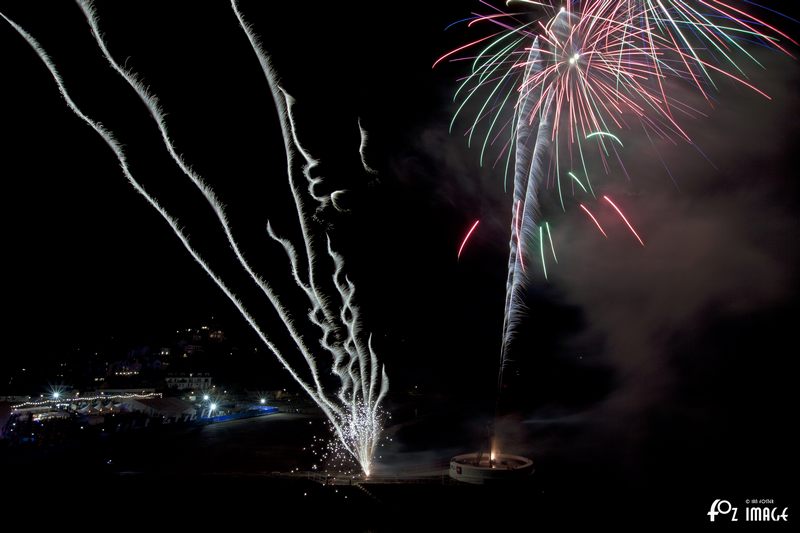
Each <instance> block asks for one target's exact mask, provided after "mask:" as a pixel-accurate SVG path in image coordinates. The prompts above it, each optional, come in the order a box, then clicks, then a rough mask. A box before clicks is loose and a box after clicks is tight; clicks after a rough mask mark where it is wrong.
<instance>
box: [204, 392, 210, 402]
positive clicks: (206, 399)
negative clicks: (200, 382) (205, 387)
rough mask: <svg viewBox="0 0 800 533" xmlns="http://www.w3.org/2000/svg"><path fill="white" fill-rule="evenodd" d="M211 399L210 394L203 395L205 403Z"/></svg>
mask: <svg viewBox="0 0 800 533" xmlns="http://www.w3.org/2000/svg"><path fill="white" fill-rule="evenodd" d="M208 399H209V397H208V394H203V401H204V402H207V401H208Z"/></svg>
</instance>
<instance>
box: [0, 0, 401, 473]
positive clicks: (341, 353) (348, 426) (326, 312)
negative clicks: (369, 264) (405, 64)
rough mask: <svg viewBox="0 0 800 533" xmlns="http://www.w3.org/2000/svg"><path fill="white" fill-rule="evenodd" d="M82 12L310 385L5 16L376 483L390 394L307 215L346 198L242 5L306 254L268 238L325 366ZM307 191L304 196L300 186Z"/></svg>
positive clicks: (160, 116) (333, 258)
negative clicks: (276, 321)
mask: <svg viewBox="0 0 800 533" xmlns="http://www.w3.org/2000/svg"><path fill="white" fill-rule="evenodd" d="M77 3H78V6H79V7H80V9H81V10H82V12H83V14H84V16H85V17H86V20H87V22H88V23H89V26H90V28H91V33H92V35H93V36H94V39H95V42H96V44H97V46H98V47H99V49H100V51H101V53H102V55H103V57H104V58H105V59H106V60H107V61H108V63H109V64H110V65H111V67H112V68H113V69H114V70H115V71H116V72H117V73H118V74H119V75H120V76H121V77H122V78H123V79H124V80H125V81H126V82H127V83H128V85H129V86H130V87H131V88H132V89H133V90H134V91H135V92H136V94H137V95H138V96H139V98H140V99H141V101H142V102H143V104H144V106H145V107H146V108H147V110H148V111H149V113H150V116H151V118H152V119H153V121H154V122H155V124H156V126H157V127H158V130H159V132H160V134H161V139H162V142H163V144H164V146H165V147H166V149H167V151H168V153H169V155H170V157H171V158H172V160H173V161H174V162H175V164H176V165H177V166H178V167H179V168H180V170H181V171H182V172H183V174H184V175H185V176H186V177H187V178H188V179H189V180H190V181H191V182H192V183H193V184H194V186H195V187H196V188H197V189H198V190H199V191H200V192H201V193H202V195H203V197H204V199H205V200H206V202H207V203H208V205H209V206H210V208H211V209H212V211H213V212H214V214H215V216H216V219H217V222H218V223H219V225H220V226H221V228H222V229H223V231H224V234H225V237H226V240H227V242H228V245H229V246H230V248H231V249H232V251H233V253H234V255H235V257H236V259H237V261H238V263H239V264H240V265H241V267H242V268H243V269H244V270H245V272H247V274H248V275H249V277H250V278H251V279H252V281H253V282H254V283H255V284H256V285H257V286H258V287H259V288H260V290H261V291H262V292H263V293H264V295H265V296H266V298H267V299H268V301H269V302H270V304H271V305H272V306H273V308H274V309H275V310H276V312H277V314H278V316H279V317H280V319H281V321H282V322H283V324H284V325H285V327H286V329H287V332H288V333H289V336H290V337H291V339H292V341H293V342H294V344H295V346H296V348H297V350H298V352H299V353H300V355H301V356H302V358H303V361H304V363H305V365H306V370H307V374H309V375H310V378H311V379H310V380H309V379H308V378H304V377H303V376H302V375H301V373H300V372H299V371H298V370H297V369H296V368H295V367H293V366H292V365H291V364H290V363H289V360H288V359H287V358H286V357H285V355H284V354H283V353H282V352H281V351H280V350H279V349H278V348H277V346H276V345H275V344H274V343H273V342H272V341H271V339H270V338H269V337H268V336H267V334H266V332H265V331H264V330H263V328H261V327H260V326H259V324H258V322H257V320H256V318H255V317H254V316H253V315H252V314H251V313H250V312H249V311H248V310H247V309H246V308H245V306H244V304H243V303H242V301H241V299H240V298H239V297H238V296H237V295H236V294H235V293H234V292H233V291H232V290H231V289H230V288H229V286H228V285H227V284H226V283H225V281H224V280H223V278H222V277H221V276H220V275H219V274H218V273H217V272H216V271H215V270H213V269H212V268H211V267H210V266H209V264H208V263H207V261H206V260H205V259H204V258H203V257H202V256H201V255H200V253H199V252H198V251H197V249H196V248H195V247H194V246H193V245H192V244H191V242H190V241H189V237H188V235H187V234H186V232H185V231H184V230H183V229H182V228H181V226H180V224H179V223H178V220H177V219H176V218H175V217H174V216H173V215H171V214H170V213H169V212H168V211H167V210H166V209H165V208H164V207H163V206H162V205H161V204H160V203H159V202H158V200H157V199H156V198H155V197H154V196H153V195H152V194H151V193H149V192H148V191H147V190H146V189H145V188H144V187H143V186H142V184H141V182H140V181H139V180H138V179H137V178H136V177H135V176H134V175H133V174H132V172H131V169H130V166H129V164H128V160H127V157H126V155H125V153H124V151H123V149H122V146H121V145H120V144H119V143H118V142H117V141H116V139H115V137H114V135H113V134H112V133H111V132H110V131H109V130H107V129H106V128H105V127H103V126H102V125H101V124H100V123H99V122H97V121H95V120H93V119H92V118H90V117H88V116H87V115H86V114H84V113H83V111H81V109H80V108H79V107H78V105H77V104H76V103H75V101H74V100H73V99H72V98H71V96H70V94H69V92H68V91H67V88H66V86H65V84H64V82H63V80H62V78H61V76H60V74H59V72H58V69H57V68H56V66H55V64H54V63H53V61H52V60H51V59H50V57H49V55H48V54H47V53H46V52H45V51H44V49H43V48H42V47H41V46H40V45H39V43H38V42H37V41H36V39H34V37H33V36H31V35H30V34H29V33H28V32H27V31H25V30H24V29H23V28H21V27H20V26H19V25H18V24H16V23H15V22H14V21H12V20H10V19H9V18H8V17H6V16H5V15H4V14H3V13H0V16H1V17H2V18H3V19H4V20H5V21H6V22H7V23H8V24H9V25H10V26H11V27H12V28H13V29H14V30H15V31H16V32H17V33H18V34H19V35H20V36H21V37H22V38H24V39H25V41H26V42H27V43H28V44H29V45H30V46H31V48H32V49H33V50H34V52H35V53H36V55H37V56H38V58H39V59H40V60H41V61H42V63H43V64H44V66H45V67H46V68H47V69H48V71H49V72H50V74H51V76H52V77H53V79H54V81H55V83H56V86H57V87H58V90H59V92H60V93H61V95H62V97H63V98H64V100H65V102H66V104H67V107H68V108H69V109H70V110H71V111H72V112H73V113H74V114H75V115H77V116H78V117H79V118H80V119H81V120H82V121H83V122H85V123H86V124H88V125H89V126H90V127H91V128H92V129H93V130H94V131H95V132H96V133H97V134H98V135H99V136H100V137H101V138H102V139H103V141H104V142H105V143H106V144H107V145H108V147H109V148H110V149H111V150H112V151H113V153H114V155H115V156H116V158H117V160H118V161H119V163H120V166H121V168H122V172H123V174H124V175H125V177H126V178H127V180H128V182H129V183H130V184H131V186H133V188H134V189H135V190H136V191H137V192H139V193H140V194H142V196H144V198H145V200H146V201H147V202H148V204H149V205H150V206H151V207H153V208H154V209H155V210H156V211H157V212H158V213H159V214H160V215H161V217H162V218H163V219H164V220H165V221H166V222H167V224H168V225H169V226H170V228H171V229H172V231H173V233H174V234H175V235H176V236H177V237H178V239H179V240H180V241H181V243H182V244H183V246H184V248H186V250H187V251H188V252H189V254H190V255H191V257H192V258H193V259H194V261H195V262H197V263H198V265H200V266H201V267H202V268H203V270H204V271H205V272H206V273H207V274H208V276H209V277H210V278H211V279H212V280H213V281H214V283H215V284H216V285H217V286H218V287H219V288H220V289H221V290H222V291H223V293H224V294H225V295H226V296H227V297H228V299H229V300H230V301H231V302H232V303H233V304H234V306H235V307H236V309H237V310H238V311H239V313H240V314H241V315H242V317H243V318H244V319H245V320H246V321H247V323H248V324H249V325H250V326H251V327H252V329H253V330H254V331H255V332H256V334H257V335H258V337H259V338H260V339H261V340H262V342H263V343H264V344H265V345H266V346H267V348H268V349H269V350H270V351H272V352H273V353H274V354H275V356H276V357H277V359H278V361H279V362H280V363H281V364H282V365H283V366H284V368H286V370H287V371H288V372H289V374H290V375H291V376H292V378H294V380H295V381H296V382H297V383H298V384H299V385H300V387H301V388H302V389H303V390H304V391H305V392H306V393H307V394H308V395H309V397H310V398H311V399H312V400H313V401H314V402H315V403H316V404H317V405H318V406H319V407H320V409H321V410H322V411H323V412H324V413H325V415H326V416H327V418H328V420H329V421H330V423H331V426H332V427H333V431H334V433H335V435H336V437H337V439H338V441H339V443H340V444H341V446H342V448H343V449H344V450H345V451H346V453H348V454H349V455H351V456H352V457H353V458H354V459H355V460H356V461H357V462H358V464H359V466H360V467H361V469H362V470H363V472H364V473H365V474H366V475H369V474H370V470H371V466H372V458H373V456H374V453H375V449H376V446H377V444H378V439H379V438H380V435H381V429H382V422H383V417H382V411H381V404H382V402H383V399H384V397H385V395H386V393H387V391H388V386H389V381H388V378H387V376H386V372H385V370H384V368H383V366H382V365H380V364H379V362H378V358H377V355H376V352H375V351H374V348H373V345H372V339H371V336H370V335H365V333H364V332H363V331H362V328H361V320H360V314H359V309H358V307H357V306H356V305H355V303H354V301H353V297H354V293H355V287H354V285H353V283H352V282H351V281H350V280H349V279H348V278H347V277H346V276H345V274H344V260H343V258H342V256H341V255H340V254H338V253H337V252H336V251H335V250H334V249H333V247H332V244H331V241H330V238H329V237H326V238H325V239H323V240H322V241H320V239H319V238H317V237H316V236H315V234H314V233H313V232H312V229H313V227H312V216H311V213H312V212H310V211H309V208H308V207H307V206H306V198H310V199H311V200H312V203H315V204H316V208H323V207H325V206H327V205H333V207H335V208H337V209H338V206H337V205H336V194H337V193H338V194H341V193H342V191H335V192H334V193H332V194H331V195H330V196H327V197H326V196H322V195H318V194H315V185H316V184H317V182H318V180H319V178H312V177H311V174H310V171H311V170H312V169H313V167H314V166H315V165H316V164H317V163H318V162H317V161H316V160H315V159H313V157H311V156H310V154H308V153H307V152H306V151H305V150H304V148H303V147H302V145H301V144H300V143H299V141H298V139H297V132H296V127H295V124H294V116H293V114H292V106H293V105H294V100H293V99H292V97H291V96H290V95H288V94H287V93H286V92H285V91H284V90H283V89H282V88H281V87H280V86H279V85H278V84H277V82H276V77H275V74H274V71H273V69H272V67H271V65H270V62H269V59H268V57H267V55H266V53H264V51H263V50H262V49H261V47H260V44H259V42H258V39H257V37H256V35H255V33H254V32H253V30H252V28H251V27H250V26H249V25H248V24H247V23H246V22H245V20H244V18H243V15H242V13H241V11H240V10H239V7H238V5H237V2H236V0H232V2H231V7H232V9H233V11H234V13H235V15H236V18H237V20H238V22H239V24H240V26H241V28H242V29H243V31H244V33H245V34H246V36H247V38H248V40H249V42H250V44H251V46H252V48H253V50H254V52H255V54H256V56H257V58H258V60H259V61H260V63H261V66H262V69H263V71H264V74H265V76H266V80H267V83H268V85H269V87H270V89H271V92H272V96H273V100H274V103H275V106H276V108H277V111H278V115H279V117H280V121H281V128H282V133H283V138H284V147H285V150H286V158H287V167H288V174H289V182H290V186H291V189H292V194H293V196H294V200H295V207H296V211H297V215H298V222H299V225H300V229H301V233H302V237H303V252H302V253H298V252H297V250H296V248H295V247H294V245H293V244H292V243H291V241H289V240H288V239H284V238H281V237H278V236H277V235H276V234H275V232H274V230H273V228H272V226H271V225H268V227H267V231H268V234H269V235H270V236H271V237H272V238H273V239H274V240H275V241H276V242H277V243H279V244H280V246H281V247H282V249H283V250H284V252H285V253H286V256H287V259H288V261H289V266H290V269H291V273H292V277H293V279H294V281H295V283H296V285H297V287H298V288H299V289H300V291H301V292H302V293H304V294H305V296H306V298H307V301H308V307H309V312H308V315H307V318H308V320H309V322H310V323H311V324H313V325H314V326H316V327H317V328H318V329H319V331H320V334H321V339H320V342H319V345H320V348H322V351H323V352H325V353H327V356H326V358H325V359H326V360H324V361H320V360H319V359H318V357H317V356H316V354H315V350H314V349H312V348H311V347H309V346H308V345H307V344H306V342H305V341H304V340H303V337H302V335H301V334H300V332H299V329H298V325H297V324H295V322H294V321H293V320H292V319H291V317H290V316H289V314H288V312H287V311H286V309H285V307H284V306H283V304H282V303H281V300H280V298H279V296H278V295H277V294H276V293H275V291H274V290H273V289H272V286H271V285H270V284H269V283H268V282H267V281H266V280H265V279H264V278H262V277H261V276H260V275H259V274H257V273H256V272H255V270H254V269H253V268H252V267H251V265H250V263H249V262H248V260H247V259H246V257H245V254H244V253H243V252H242V250H241V249H240V247H239V244H238V242H237V241H236V240H235V238H234V235H233V232H232V229H231V226H230V223H229V222H228V218H227V215H226V213H225V210H224V208H223V206H222V203H221V202H220V201H219V200H218V199H217V197H216V195H215V194H214V192H213V191H212V190H211V189H210V188H209V186H208V185H207V184H206V183H205V182H204V181H203V180H202V179H201V178H200V177H199V176H198V175H197V174H196V173H194V172H193V171H192V170H191V169H190V167H189V165H188V164H186V163H185V162H184V160H183V159H182V158H181V157H180V156H179V155H178V153H177V151H176V149H175V145H174V143H173V141H172V140H171V138H170V136H169V133H168V129H167V124H166V121H165V115H164V113H163V111H162V110H161V109H160V107H159V106H158V104H157V101H156V98H155V97H154V96H153V95H152V94H150V93H149V92H148V90H147V89H145V87H144V85H143V84H142V83H141V82H140V81H138V80H137V78H136V76H135V74H133V73H132V72H130V71H129V70H127V69H125V68H124V67H122V66H121V65H120V64H119V63H118V62H117V61H116V60H115V59H114V57H113V55H112V54H111V52H110V50H109V49H108V46H107V44H106V42H105V41H104V39H103V37H102V32H101V31H100V27H99V23H98V19H97V15H96V13H95V10H94V8H93V6H92V4H91V2H89V1H87V0H77ZM359 128H360V131H361V147H360V149H359V152H360V154H361V157H362V163H363V165H364V169H365V171H367V172H369V173H372V172H374V171H373V170H372V169H371V168H370V167H369V166H368V165H367V164H366V161H365V160H364V147H365V144H366V138H367V136H366V131H365V130H364V129H363V128H361V125H360V123H359ZM298 155H299V156H300V157H301V158H302V159H303V160H304V161H305V166H304V167H303V172H302V176H298V173H297V172H296V170H295V169H294V167H293V161H294V159H295V158H296V157H297V156H298ZM303 183H304V184H305V187H303V186H302V184H303ZM318 250H322V253H324V254H325V255H326V256H327V258H328V260H329V261H328V266H327V268H326V265H325V262H324V261H322V260H321V259H320V258H318V256H317V254H318ZM301 255H302V256H304V260H305V268H303V266H302V265H301V259H300V258H301ZM326 272H327V273H326ZM325 276H327V277H328V279H329V280H330V281H331V284H332V286H333V287H334V289H335V294H330V293H329V292H326V290H325V289H324V288H323V287H324V284H323V283H321V280H322V278H323V277H325ZM365 337H366V338H365ZM320 364H326V365H328V366H330V369H331V373H332V374H333V375H335V376H336V377H337V378H338V386H336V387H334V390H329V389H330V387H329V386H328V387H326V386H325V385H324V384H323V380H322V379H320V370H319V365H320Z"/></svg>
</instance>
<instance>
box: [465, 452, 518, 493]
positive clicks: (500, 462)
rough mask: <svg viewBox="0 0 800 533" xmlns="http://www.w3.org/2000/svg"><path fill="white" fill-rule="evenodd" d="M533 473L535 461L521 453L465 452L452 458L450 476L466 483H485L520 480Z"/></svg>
mask: <svg viewBox="0 0 800 533" xmlns="http://www.w3.org/2000/svg"><path fill="white" fill-rule="evenodd" d="M532 473H533V461H531V460H530V459H528V458H527V457H522V456H519V455H506V454H502V453H499V454H496V455H495V457H494V460H491V458H490V456H489V454H488V453H484V454H481V455H480V457H479V454H477V453H465V454H463V455H456V456H455V457H453V458H452V459H450V477H451V478H453V479H455V480H457V481H462V482H464V483H472V484H475V485H483V484H484V483H498V482H499V483H502V482H507V481H518V480H520V479H523V478H525V477H527V476H529V475H531V474H532Z"/></svg>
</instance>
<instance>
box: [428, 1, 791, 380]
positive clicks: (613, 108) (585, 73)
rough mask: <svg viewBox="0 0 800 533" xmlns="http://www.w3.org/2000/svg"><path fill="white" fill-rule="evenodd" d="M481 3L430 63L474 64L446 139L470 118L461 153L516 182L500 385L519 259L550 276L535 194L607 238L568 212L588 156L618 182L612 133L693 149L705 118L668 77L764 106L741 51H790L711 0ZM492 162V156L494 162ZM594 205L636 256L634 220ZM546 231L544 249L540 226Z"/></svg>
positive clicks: (756, 21)
mask: <svg viewBox="0 0 800 533" xmlns="http://www.w3.org/2000/svg"><path fill="white" fill-rule="evenodd" d="M481 3H482V4H483V5H484V6H485V7H488V8H489V9H491V10H492V11H491V12H490V13H488V14H477V13H476V14H474V16H472V17H470V18H468V19H465V21H467V22H468V26H469V27H488V28H491V29H490V30H489V31H488V32H487V33H488V35H485V36H483V37H479V38H477V39H474V40H472V41H470V42H468V43H467V44H465V45H463V46H460V47H458V48H456V49H455V50H453V51H451V52H448V53H447V54H445V55H443V56H442V57H441V58H439V59H438V60H437V61H436V62H435V63H434V66H436V65H437V64H440V63H442V62H443V61H445V60H451V61H452V60H458V61H467V62H469V64H470V65H471V70H470V71H469V73H468V74H467V75H466V76H464V77H463V78H462V79H461V80H460V83H459V86H458V88H457V90H456V91H455V96H454V101H456V102H457V107H456V112H455V114H454V116H453V120H452V121H451V131H452V129H453V127H454V125H455V123H456V120H457V119H458V118H459V117H460V116H463V115H465V114H466V112H467V110H470V109H472V108H474V109H475V110H476V112H475V113H474V115H473V116H474V118H473V119H472V120H471V121H470V122H469V127H468V128H467V130H466V132H465V137H466V138H467V143H468V145H470V146H472V145H473V144H474V145H476V147H479V148H480V154H479V161H480V164H481V165H484V164H485V162H486V161H489V160H491V161H493V163H492V164H493V166H498V165H499V166H501V168H502V169H503V173H504V176H505V179H504V186H506V188H507V183H508V178H509V176H513V183H512V187H511V198H512V201H511V206H512V216H511V224H510V225H511V231H510V234H511V238H510V240H509V259H508V276H507V281H506V300H505V313H504V321H503V334H502V344H501V350H500V351H501V357H500V359H501V363H500V372H499V379H498V384H499V387H500V388H502V384H503V370H504V368H505V366H506V363H507V362H508V350H509V346H510V343H511V341H512V340H513V338H514V333H515V329H516V328H517V326H518V324H519V322H520V319H521V317H522V314H523V309H524V305H523V301H522V294H523V289H524V287H525V286H526V285H527V283H528V282H529V281H530V278H531V276H532V275H533V274H534V272H533V269H528V270H527V271H526V269H525V264H526V259H528V258H529V257H530V256H531V255H532V254H533V253H535V252H536V251H537V249H538V255H539V256H540V261H541V263H542V274H543V275H544V276H545V277H546V276H547V265H546V263H545V254H544V248H545V246H544V242H543V241H544V238H545V232H544V231H543V230H542V225H543V223H542V221H541V214H540V201H539V200H540V197H539V195H540V191H541V190H542V189H544V188H552V189H555V190H556V192H557V195H558V203H559V205H560V207H561V209H562V210H564V211H566V210H567V209H568V207H569V208H572V207H573V206H576V207H579V208H580V209H581V210H583V211H584V212H585V213H586V215H588V217H589V218H590V220H591V221H592V222H593V223H594V225H595V226H596V227H597V229H598V230H599V231H600V233H601V234H602V235H603V236H604V237H607V234H606V232H605V230H604V229H603V227H602V226H601V225H600V223H599V221H598V220H597V218H596V217H595V216H594V214H593V213H592V212H591V211H590V210H589V209H588V208H587V207H586V205H584V202H583V201H581V199H580V198H579V199H578V200H577V201H574V202H569V200H571V199H572V198H575V197H580V196H586V195H589V196H590V197H591V199H594V198H596V195H595V186H593V184H592V179H590V176H591V175H592V174H596V172H595V169H594V168H593V167H592V172H590V167H591V162H592V160H591V159H590V158H589V156H590V153H589V152H590V151H591V155H593V156H594V157H595V158H596V159H597V160H598V162H599V167H600V171H599V173H603V174H606V175H608V174H611V173H612V171H613V169H614V168H619V169H620V170H621V171H622V172H623V173H624V174H626V175H627V170H626V169H625V167H624V165H623V157H622V154H621V151H622V150H624V149H625V146H624V142H623V140H622V139H621V135H622V133H623V132H624V131H627V130H632V129H634V126H636V129H639V128H641V129H642V130H643V132H644V133H645V135H646V137H647V138H648V139H653V138H659V139H663V140H666V141H668V142H670V143H672V144H675V143H677V142H678V141H684V142H688V143H689V144H692V139H691V138H690V136H689V135H688V134H687V133H686V131H685V130H684V128H683V127H682V126H681V120H682V119H685V118H699V117H702V116H704V114H703V112H702V111H701V110H700V109H697V108H696V107H695V106H693V105H692V104H690V103H688V102H685V101H683V100H681V99H680V97H679V96H678V93H676V92H675V91H674V89H670V87H673V86H674V85H675V84H674V83H673V81H672V80H677V81H678V82H680V83H681V84H682V85H683V86H686V87H688V88H690V89H693V90H694V91H695V92H697V93H699V94H700V95H701V96H702V97H703V98H704V99H705V100H707V101H708V102H709V103H710V102H711V94H712V93H713V92H714V91H715V90H716V89H717V88H718V87H719V83H720V80H724V79H727V80H729V81H732V82H734V83H736V84H738V85H741V86H743V87H746V88H747V89H748V90H751V91H753V92H754V93H755V94H758V95H760V96H762V97H764V98H767V99H770V98H771V97H770V96H769V95H768V94H767V93H766V92H764V91H763V90H761V89H760V88H758V87H757V86H756V85H755V84H753V83H752V82H750V81H749V79H748V77H747V74H746V71H745V65H744V63H745V62H749V63H752V64H755V65H757V66H761V65H760V63H759V62H758V60H757V58H756V57H755V55H754V54H752V53H751V52H750V51H748V49H749V48H752V46H760V47H764V48H766V49H770V50H776V51H779V52H781V53H785V54H788V55H790V56H791V53H790V51H789V50H788V46H789V45H788V44H787V41H788V42H789V43H792V44H795V45H796V44H797V43H796V42H795V41H794V40H793V39H792V38H791V37H789V36H788V35H787V34H786V33H784V32H782V31H780V30H779V29H778V28H776V27H774V26H772V25H770V24H769V23H768V22H767V21H766V20H765V18H766V17H758V16H754V15H751V14H749V13H748V12H746V11H744V10H743V9H740V8H738V7H736V6H735V5H734V4H733V3H730V2H722V1H719V0H572V1H570V2H565V3H563V5H561V4H560V3H554V2H550V1H545V2H538V1H530V0H509V1H508V2H506V6H507V7H508V8H510V9H514V10H516V11H514V12H506V11H504V10H503V9H501V8H499V7H494V6H492V5H491V4H490V3H489V2H486V1H482V2H481ZM748 4H751V5H754V6H756V7H760V6H758V5H757V4H754V3H753V2H748ZM742 58H745V60H746V61H744V62H743V61H742ZM651 142H652V141H651ZM653 148H654V149H655V145H653ZM491 151H495V152H496V154H497V155H496V156H495V157H492V158H489V157H488V155H489V152H491ZM656 152H657V150H656ZM659 159H661V156H660V154H659ZM579 176H580V177H579ZM566 184H569V185H571V187H569V188H568V187H566ZM576 185H577V188H576V187H575V186H576ZM569 189H571V191H572V193H571V196H572V198H570V196H569V194H570V190H569ZM602 198H603V200H604V201H605V202H606V203H607V204H609V205H610V206H611V207H612V208H613V209H614V211H615V212H616V213H617V215H618V216H619V218H620V219H621V220H622V222H623V223H624V224H625V225H626V226H627V227H628V229H629V230H630V231H631V233H632V234H633V235H634V236H635V237H636V239H637V240H638V241H639V243H640V244H641V245H642V246H644V240H643V238H642V237H641V236H640V234H639V233H638V232H637V231H636V230H635V229H634V226H633V224H632V223H631V221H630V219H629V218H628V217H627V216H626V215H624V214H623V213H622V211H621V210H620V209H619V207H618V206H617V205H616V204H615V203H614V202H613V201H612V200H611V199H610V198H609V197H608V196H607V195H603V196H602ZM589 199H590V198H586V200H589ZM545 229H546V233H547V236H548V238H550V243H551V245H552V238H551V237H550V228H549V225H546V223H545ZM553 256H554V260H555V250H554V249H553Z"/></svg>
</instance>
